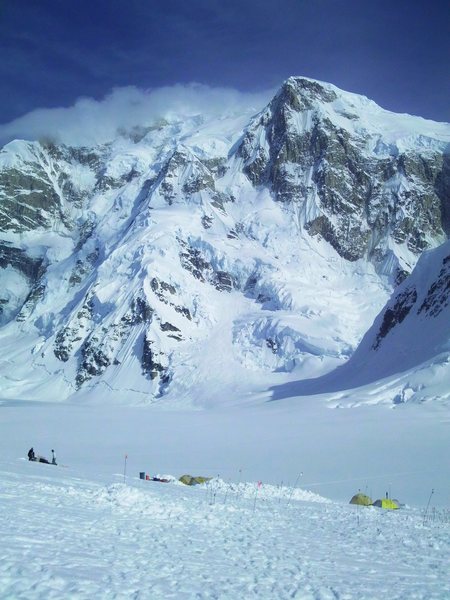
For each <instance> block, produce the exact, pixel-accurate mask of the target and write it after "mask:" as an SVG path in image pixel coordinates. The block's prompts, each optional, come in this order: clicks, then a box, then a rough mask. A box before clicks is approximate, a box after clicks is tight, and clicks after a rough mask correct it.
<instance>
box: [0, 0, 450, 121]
mask: <svg viewBox="0 0 450 600" xmlns="http://www.w3.org/2000/svg"><path fill="white" fill-rule="evenodd" d="M449 14H450V11H449V3H448V0H446V1H441V0H428V1H426V0H423V1H418V0H389V1H387V0H370V1H366V0H357V1H356V0H346V1H344V0H278V1H275V0H270V1H269V0H258V1H255V0H248V1H245V0H241V1H236V0H223V1H221V2H219V1H217V0H183V1H180V0H163V1H160V0H89V1H85V0H0V52H1V61H0V81H1V90H2V93H1V95H0V111H1V112H0V122H1V123H5V122H8V121H10V120H12V119H14V118H16V117H18V116H21V115H23V114H24V113H26V112H28V111H30V110H33V109H35V108H37V107H48V108H51V107H57V106H69V105H71V104H73V102H74V101H75V99H76V98H78V97H80V96H92V97H94V98H96V99H100V98H102V97H103V96H104V95H105V94H107V93H108V92H109V91H110V90H111V89H112V88H113V87H118V86H126V85H136V86H138V87H141V88H154V87H158V86H162V85H171V84H175V83H187V82H192V81H195V82H199V83H205V84H209V85H211V86H231V87H234V88H237V89H239V90H241V91H261V90H265V89H268V88H272V87H274V86H278V85H279V84H280V83H281V82H282V81H283V79H285V78H286V77H288V76H290V75H306V76H308V77H313V78H316V79H321V80H324V81H329V82H331V83H334V84H335V85H337V86H339V87H341V88H343V89H346V90H349V91H353V92H357V93H362V94H364V95H366V96H369V97H370V98H372V99H373V100H375V101H376V102H377V103H378V104H380V105H381V106H383V107H384V108H387V109H389V110H393V111H396V112H408V113H411V114H417V115H421V116H424V117H427V118H432V119H435V120H442V121H450V75H449V73H450V69H449V58H450V16H449Z"/></svg>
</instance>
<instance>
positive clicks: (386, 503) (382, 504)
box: [373, 498, 400, 510]
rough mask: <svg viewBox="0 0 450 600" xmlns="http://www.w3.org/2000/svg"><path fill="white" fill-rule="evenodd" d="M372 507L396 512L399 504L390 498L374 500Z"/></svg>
mask: <svg viewBox="0 0 450 600" xmlns="http://www.w3.org/2000/svg"><path fill="white" fill-rule="evenodd" d="M373 505H374V506H378V507H379V508H386V509H388V510H396V509H397V508H400V504H399V502H398V501H397V500H392V499H391V498H380V499H379V500H375V502H374V503H373Z"/></svg>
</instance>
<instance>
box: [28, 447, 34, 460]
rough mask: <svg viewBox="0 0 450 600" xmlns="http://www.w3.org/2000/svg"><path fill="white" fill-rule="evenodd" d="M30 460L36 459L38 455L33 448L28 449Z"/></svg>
mask: <svg viewBox="0 0 450 600" xmlns="http://www.w3.org/2000/svg"><path fill="white" fill-rule="evenodd" d="M28 460H36V455H35V453H34V450H33V448H30V449H29V450H28Z"/></svg>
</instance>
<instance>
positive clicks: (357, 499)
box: [350, 492, 373, 506]
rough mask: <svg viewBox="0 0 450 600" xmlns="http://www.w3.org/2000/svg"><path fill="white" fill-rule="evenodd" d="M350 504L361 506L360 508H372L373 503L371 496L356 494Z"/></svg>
mask: <svg viewBox="0 0 450 600" xmlns="http://www.w3.org/2000/svg"><path fill="white" fill-rule="evenodd" d="M350 504H359V505H360V506H372V504H373V501H372V498H370V496H366V494H361V492H359V493H358V494H355V495H354V496H353V497H352V499H351V500H350Z"/></svg>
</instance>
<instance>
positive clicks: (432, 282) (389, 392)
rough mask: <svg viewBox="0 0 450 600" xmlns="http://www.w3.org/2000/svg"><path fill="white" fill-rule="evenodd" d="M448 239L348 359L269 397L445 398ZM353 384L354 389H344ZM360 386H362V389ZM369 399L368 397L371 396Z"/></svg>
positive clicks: (448, 377) (449, 368)
mask: <svg viewBox="0 0 450 600" xmlns="http://www.w3.org/2000/svg"><path fill="white" fill-rule="evenodd" d="M449 382H450V242H446V243H445V244H442V246H439V247H438V248H436V249H435V250H432V251H428V252H425V253H424V254H422V256H421V257H420V259H419V262H418V263H417V265H416V267H415V269H414V270H413V272H412V273H411V275H410V276H409V277H408V278H407V279H405V280H404V281H403V283H402V284H401V285H400V286H398V288H397V289H396V290H395V292H394V293H393V295H392V297H391V299H390V300H389V302H388V303H387V304H386V306H385V308H384V309H383V310H382V311H381V312H380V314H379V315H378V317H377V318H376V319H375V321H374V323H373V325H372V327H371V328H370V329H369V330H368V332H367V333H366V334H365V336H364V338H363V340H362V341H361V343H360V345H359V346H358V348H357V349H356V351H355V352H354V354H353V355H352V356H351V358H350V359H349V360H348V361H347V363H346V364H345V365H343V366H341V367H339V368H338V369H336V370H335V371H333V372H332V373H329V374H328V375H325V376H324V377H321V378H318V379H312V380H308V381H303V382H300V383H298V384H291V385H286V386H280V387H279V388H278V389H275V390H274V397H275V398H280V397H282V396H289V395H299V394H300V395H305V394H322V393H330V392H339V391H341V390H343V391H347V393H344V394H338V395H337V396H336V395H334V396H332V398H333V401H335V399H336V397H338V398H339V399H340V403H341V404H359V403H361V402H371V400H370V396H372V397H373V398H374V400H375V399H376V400H378V401H380V400H382V401H384V402H388V403H394V404H399V403H403V402H423V401H425V400H430V399H432V400H435V401H439V402H444V403H445V402H448V400H449V399H450V387H449ZM352 388H358V390H357V391H356V392H348V390H351V389H352ZM361 388H362V389H361ZM374 400H372V402H373V401H374Z"/></svg>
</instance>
